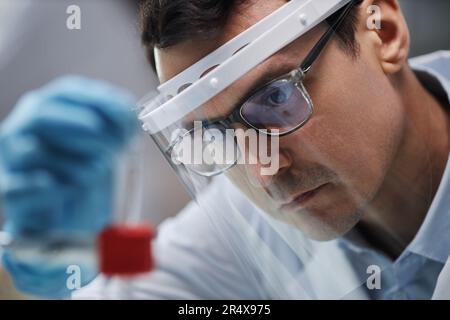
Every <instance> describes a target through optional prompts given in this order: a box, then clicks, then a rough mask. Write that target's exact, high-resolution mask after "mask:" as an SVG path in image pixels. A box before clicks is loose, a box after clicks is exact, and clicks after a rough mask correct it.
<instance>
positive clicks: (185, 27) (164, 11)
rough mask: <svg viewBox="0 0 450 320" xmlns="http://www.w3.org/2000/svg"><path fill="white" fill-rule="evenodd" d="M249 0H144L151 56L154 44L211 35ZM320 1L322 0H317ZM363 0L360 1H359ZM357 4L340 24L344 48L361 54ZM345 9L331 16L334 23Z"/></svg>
mask: <svg viewBox="0 0 450 320" xmlns="http://www.w3.org/2000/svg"><path fill="white" fill-rule="evenodd" d="M246 1H248V0H143V1H141V8H140V18H141V30H142V35H141V40H142V44H143V45H144V46H145V47H146V49H147V53H148V55H149V60H150V61H151V62H152V63H154V60H153V50H152V49H153V48H154V47H157V48H168V47H170V46H173V45H176V44H179V43H181V42H183V41H185V40H188V39H194V38H201V39H208V38H211V37H214V36H215V35H217V34H218V33H220V31H222V29H223V28H224V26H225V24H226V22H227V20H228V17H229V15H230V14H231V13H232V11H233V8H234V7H235V5H236V4H241V3H242V4H243V3H245V2H246ZM317 1H320V0H317ZM361 2H362V0H358V1H356V3H357V5H359V4H361ZM356 9H357V6H355V7H354V8H353V10H352V12H351V13H350V15H349V16H348V18H347V19H346V20H345V21H344V23H343V24H342V25H341V26H340V28H339V30H338V32H337V34H338V37H339V39H340V43H341V47H342V49H344V50H346V51H348V52H349V53H350V54H352V55H353V56H357V54H358V51H359V50H358V44H357V42H356V39H355V28H356V22H357V10H356ZM340 12H341V11H338V12H336V13H335V14H333V15H332V16H331V17H330V18H328V19H327V22H328V23H330V24H331V23H332V22H333V20H334V19H336V18H337V17H338V16H339V14H340Z"/></svg>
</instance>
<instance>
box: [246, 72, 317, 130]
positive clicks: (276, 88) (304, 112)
mask: <svg viewBox="0 0 450 320" xmlns="http://www.w3.org/2000/svg"><path fill="white" fill-rule="evenodd" d="M303 90H304V89H303V86H302V85H299V86H297V85H296V84H295V83H293V82H292V81H290V80H288V79H281V80H277V81H274V82H272V83H270V84H268V85H267V86H265V87H263V88H262V89H261V90H259V91H258V92H257V93H256V94H254V95H253V96H252V97H251V98H250V99H249V100H247V101H246V102H245V103H244V105H243V106H242V109H241V115H242V118H243V119H244V120H245V121H246V122H247V123H248V124H249V125H250V126H252V127H254V128H256V129H259V130H267V132H269V133H270V132H271V131H275V130H277V131H279V133H280V134H283V133H287V132H290V131H292V130H294V129H297V128H298V127H300V126H301V125H302V124H304V123H305V122H306V121H307V120H308V119H309V118H310V117H311V115H312V110H313V109H312V104H311V102H310V99H309V98H308V96H307V94H306V91H305V92H303Z"/></svg>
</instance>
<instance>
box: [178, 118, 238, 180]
mask: <svg viewBox="0 0 450 320" xmlns="http://www.w3.org/2000/svg"><path fill="white" fill-rule="evenodd" d="M171 153H172V154H171V157H172V161H173V162H174V163H177V164H180V163H182V164H183V165H184V166H185V167H186V168H188V169H189V170H191V171H194V172H196V173H198V174H200V175H203V176H207V177H211V176H215V175H218V174H221V173H223V172H225V171H226V170H228V169H230V168H231V167H233V166H234V165H235V164H236V163H237V161H238V159H239V156H240V153H239V150H238V147H237V144H236V142H235V138H234V134H233V132H232V131H230V130H226V128H225V127H224V126H223V125H221V124H215V125H212V126H208V127H207V128H205V127H202V126H198V127H196V128H194V129H192V130H191V131H189V132H188V133H186V134H184V135H183V136H182V137H178V138H177V139H176V142H175V144H174V147H173V149H172V150H171Z"/></svg>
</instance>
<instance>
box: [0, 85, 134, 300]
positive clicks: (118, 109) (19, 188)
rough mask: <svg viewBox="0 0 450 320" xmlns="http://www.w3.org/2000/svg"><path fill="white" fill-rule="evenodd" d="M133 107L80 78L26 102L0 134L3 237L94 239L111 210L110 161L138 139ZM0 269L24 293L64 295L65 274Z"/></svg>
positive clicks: (24, 266) (19, 265)
mask: <svg viewBox="0 0 450 320" xmlns="http://www.w3.org/2000/svg"><path fill="white" fill-rule="evenodd" d="M132 106H133V100H132V99H131V97H130V96H129V95H128V94H125V93H123V92H121V91H119V90H118V89H116V88H113V87H110V86H109V85H107V84H105V83H101V82H97V81H93V80H88V79H84V78H81V77H67V78H63V79H60V80H57V81H55V82H53V83H51V84H49V85H47V86H46V87H44V88H42V89H40V90H37V91H34V92H31V93H28V94H26V95H25V96H24V97H23V98H22V99H21V100H20V101H19V103H18V105H17V106H16V108H15V110H14V111H13V112H12V114H11V115H10V116H9V117H8V118H7V119H6V120H5V121H4V123H3V124H2V125H1V126H0V198H2V202H3V206H4V211H5V213H6V225H5V229H6V230H7V231H8V232H10V233H12V234H13V235H24V234H26V235H30V234H32V235H34V236H39V235H46V234H49V233H51V232H54V231H57V232H74V231H76V232H89V233H92V234H95V233H97V232H98V231H100V230H101V229H102V228H103V227H104V226H105V225H106V224H107V223H108V221H109V220H110V217H111V213H112V210H113V208H112V207H113V205H112V204H113V199H112V198H113V171H114V167H115V163H114V162H115V159H116V156H117V155H118V153H119V151H120V150H121V149H123V148H124V146H126V145H127V143H128V142H129V141H130V139H131V138H132V137H133V135H134V134H135V133H136V132H137V128H138V122H137V119H136V116H135V114H134V113H133V112H132V110H131V107H132ZM0 203H1V201H0ZM3 263H4V266H5V267H6V269H7V270H8V271H9V272H10V274H11V275H12V277H13V279H14V281H15V284H16V286H17V288H18V289H19V290H21V291H23V292H25V293H29V294H32V295H37V296H42V297H52V298H55V297H62V296H65V295H68V294H69V291H68V289H67V288H66V279H67V276H68V275H67V273H66V268H65V267H63V266H61V268H56V269H54V268H51V269H48V268H46V267H45V266H42V265H31V264H30V263H23V262H21V261H17V259H15V258H14V257H13V256H11V255H10V254H8V253H5V254H4V255H3ZM82 280H84V281H83V282H86V281H88V280H90V279H86V277H84V279H83V277H82Z"/></svg>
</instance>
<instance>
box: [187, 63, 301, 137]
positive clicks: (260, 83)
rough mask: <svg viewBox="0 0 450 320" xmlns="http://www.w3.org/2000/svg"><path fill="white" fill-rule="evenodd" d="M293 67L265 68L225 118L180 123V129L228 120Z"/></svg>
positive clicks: (189, 128)
mask: <svg viewBox="0 0 450 320" xmlns="http://www.w3.org/2000/svg"><path fill="white" fill-rule="evenodd" d="M294 68H295V67H292V66H290V67H288V66H287V65H284V66H282V67H280V68H278V69H275V68H273V67H270V65H269V66H268V67H266V69H265V71H264V72H263V73H262V74H261V75H259V76H258V78H257V79H256V80H255V81H254V84H253V85H252V86H251V87H250V89H248V90H246V91H245V92H244V93H243V94H240V95H239V97H240V98H239V99H238V102H237V103H236V104H235V105H234V106H233V107H232V108H231V110H230V112H229V113H228V114H227V115H225V116H219V117H215V118H211V119H205V118H204V119H195V120H193V121H186V122H182V124H181V125H182V127H183V128H185V129H186V130H191V129H192V128H193V122H194V121H201V122H203V123H206V124H211V123H215V122H218V121H221V120H225V119H226V118H228V117H229V116H230V115H231V114H232V113H233V112H234V111H235V110H236V109H237V108H240V107H241V106H242V105H243V104H244V103H245V101H247V100H248V99H249V98H251V97H252V96H253V95H254V94H255V93H256V92H258V91H259V90H260V89H262V88H263V87H264V86H265V85H267V84H269V83H270V82H272V81H274V80H276V79H278V78H280V77H283V76H285V75H287V74H288V73H289V72H290V71H292V70H293V69H294ZM229 88H230V87H228V88H227V89H225V90H224V91H222V92H225V91H226V90H228V89H229Z"/></svg>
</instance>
